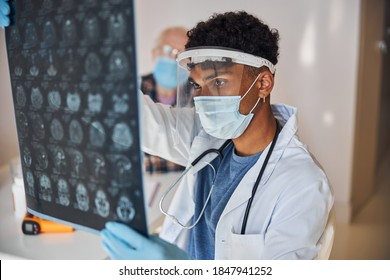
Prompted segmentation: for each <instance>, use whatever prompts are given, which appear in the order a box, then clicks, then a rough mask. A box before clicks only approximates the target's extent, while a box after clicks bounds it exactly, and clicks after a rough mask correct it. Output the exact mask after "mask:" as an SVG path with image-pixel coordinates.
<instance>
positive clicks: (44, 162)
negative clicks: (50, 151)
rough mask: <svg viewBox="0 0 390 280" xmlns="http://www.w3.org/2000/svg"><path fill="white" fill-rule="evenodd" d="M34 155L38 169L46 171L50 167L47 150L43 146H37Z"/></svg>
mask: <svg viewBox="0 0 390 280" xmlns="http://www.w3.org/2000/svg"><path fill="white" fill-rule="evenodd" d="M33 148H34V152H35V153H34V155H35V159H36V168H37V169H39V170H44V169H46V168H47V166H48V165H49V160H48V156H47V152H46V149H45V148H44V147H43V146H42V145H41V144H36V145H35V146H34V147H33Z"/></svg>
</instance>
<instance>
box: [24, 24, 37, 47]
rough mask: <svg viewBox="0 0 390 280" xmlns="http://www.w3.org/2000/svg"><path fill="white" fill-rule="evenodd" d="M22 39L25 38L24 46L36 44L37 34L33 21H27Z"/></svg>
mask: <svg viewBox="0 0 390 280" xmlns="http://www.w3.org/2000/svg"><path fill="white" fill-rule="evenodd" d="M24 39H25V43H24V46H25V47H26V48H32V47H34V46H35V45H37V43H38V35H37V30H36V28H35V25H34V23H32V22H28V23H27V26H26V29H25V33H24Z"/></svg>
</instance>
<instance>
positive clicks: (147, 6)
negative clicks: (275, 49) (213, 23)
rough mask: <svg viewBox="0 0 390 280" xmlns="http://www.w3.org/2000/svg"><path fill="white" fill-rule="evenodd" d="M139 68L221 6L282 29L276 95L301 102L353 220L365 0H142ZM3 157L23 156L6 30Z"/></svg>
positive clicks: (305, 136) (0, 66) (307, 127)
mask: <svg viewBox="0 0 390 280" xmlns="http://www.w3.org/2000/svg"><path fill="white" fill-rule="evenodd" d="M136 4H137V6H136V9H137V11H136V12H137V33H138V42H137V43H138V55H139V73H141V74H143V73H146V72H149V71H150V70H151V68H152V61H151V55H150V50H151V48H152V47H153V42H154V38H156V36H157V34H158V33H159V31H160V30H161V29H163V28H164V27H167V26H171V25H183V26H185V27H188V28H190V27H192V26H193V25H195V24H196V23H197V22H198V21H199V20H205V19H207V18H208V17H209V16H210V15H211V14H212V13H214V12H222V11H228V10H246V11H248V12H251V13H253V14H255V15H256V16H258V17H260V18H261V19H263V20H264V21H265V22H266V23H268V24H269V25H270V26H271V27H274V28H276V29H278V30H279V32H280V35H281V41H280V47H281V49H280V53H281V55H280V60H279V63H278V65H277V75H276V83H277V85H276V87H275V89H274V92H273V94H272V96H273V97H272V101H273V102H274V103H276V102H284V103H288V104H290V105H293V106H296V107H298V109H299V111H298V117H299V122H300V129H299V133H300V135H301V138H302V140H303V141H304V142H306V143H307V144H308V146H309V149H310V150H311V151H312V153H313V154H314V155H315V156H316V158H317V159H318V161H319V162H320V163H321V164H322V166H323V167H324V169H325V171H326V173H327V174H328V176H329V178H330V181H331V183H332V185H333V188H334V193H335V198H336V206H337V209H336V210H338V211H337V212H338V218H339V219H340V220H349V215H350V209H349V201H350V185H351V170H352V143H353V128H354V127H355V124H354V115H355V109H354V108H355V103H356V102H355V95H356V83H357V82H356V77H357V66H358V65H357V62H358V61H357V59H358V39H359V38H358V35H359V30H358V29H359V9H360V1H358V0H343V1H339V0H328V1H323V0H294V1H290V0H272V1H271V0H245V1H237V0H214V1H209V0H196V1H190V0H164V1H161V0H138V1H136ZM0 136H1V137H0V163H4V162H5V161H6V160H8V159H9V158H10V157H12V156H14V155H16V154H17V140H16V132H15V124H14V116H13V108H12V102H11V93H10V85H9V74H8V68H7V63H6V55H5V49H4V37H3V32H2V31H0Z"/></svg>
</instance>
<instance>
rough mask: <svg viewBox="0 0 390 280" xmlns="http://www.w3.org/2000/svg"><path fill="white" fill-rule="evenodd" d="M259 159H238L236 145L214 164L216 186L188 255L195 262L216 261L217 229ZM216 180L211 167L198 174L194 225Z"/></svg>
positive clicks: (195, 229)
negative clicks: (236, 192) (242, 180)
mask: <svg viewBox="0 0 390 280" xmlns="http://www.w3.org/2000/svg"><path fill="white" fill-rule="evenodd" d="M260 155H261V152H260V153H258V154H255V155H251V156H246V157H241V156H238V155H237V154H236V153H235V149H234V145H233V143H230V144H229V145H228V146H227V147H226V148H225V149H224V150H223V159H222V160H221V159H220V158H219V157H217V158H215V159H214V160H213V161H212V162H211V164H212V165H213V167H214V168H215V170H216V176H215V181H214V185H215V186H214V189H213V191H212V194H211V198H210V200H209V203H208V205H207V206H206V209H205V211H204V214H203V217H202V218H201V219H200V221H199V223H198V224H197V225H196V226H195V227H194V228H192V230H191V233H190V241H189V245H188V253H189V254H190V255H191V256H192V257H193V258H194V259H200V260H207V259H214V249H215V229H216V226H217V223H218V220H219V218H220V216H221V214H222V212H223V210H224V209H225V206H226V204H227V202H228V201H229V199H230V197H231V195H232V194H233V192H234V190H235V189H236V187H237V186H238V184H239V183H240V181H241V179H242V178H243V177H244V175H245V174H246V173H247V172H248V170H249V169H250V168H251V167H252V166H253V165H254V164H255V163H256V161H257V160H258V159H259V157H260ZM213 180H214V171H213V169H212V168H211V167H210V166H206V167H204V168H203V169H202V170H201V171H199V173H198V177H197V181H196V183H195V215H194V217H193V221H192V222H195V221H196V220H197V218H198V217H199V214H200V213H201V211H202V208H203V206H204V205H205V203H206V200H207V196H208V195H209V192H210V189H211V186H212V182H213Z"/></svg>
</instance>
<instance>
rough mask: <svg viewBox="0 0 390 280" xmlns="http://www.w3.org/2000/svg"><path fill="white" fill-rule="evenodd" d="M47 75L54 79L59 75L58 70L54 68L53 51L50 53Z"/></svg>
mask: <svg viewBox="0 0 390 280" xmlns="http://www.w3.org/2000/svg"><path fill="white" fill-rule="evenodd" d="M46 72H47V74H48V75H49V76H51V77H54V76H55V75H57V72H58V71H57V68H56V67H55V66H54V62H53V54H52V52H51V51H49V67H48V68H47V71H46Z"/></svg>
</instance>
